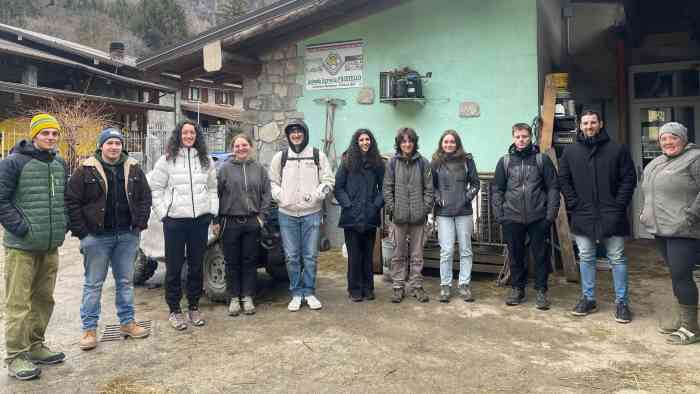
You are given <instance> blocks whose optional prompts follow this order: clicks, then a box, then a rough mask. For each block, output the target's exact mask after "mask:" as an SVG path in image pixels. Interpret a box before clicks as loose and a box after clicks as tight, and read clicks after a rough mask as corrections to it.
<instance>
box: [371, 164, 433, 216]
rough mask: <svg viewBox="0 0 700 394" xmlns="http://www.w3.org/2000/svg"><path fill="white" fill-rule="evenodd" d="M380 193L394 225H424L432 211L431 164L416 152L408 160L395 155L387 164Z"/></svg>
mask: <svg viewBox="0 0 700 394" xmlns="http://www.w3.org/2000/svg"><path fill="white" fill-rule="evenodd" d="M420 161H423V164H422V165H421V164H420ZM392 163H394V167H392ZM421 169H422V172H421ZM383 193H384V202H385V207H386V209H387V210H388V212H389V215H390V216H392V221H393V222H394V223H395V224H423V223H425V221H426V219H427V217H428V213H430V211H432V209H433V174H432V171H431V168H430V163H428V161H427V160H426V159H425V158H423V156H421V155H420V154H419V153H418V152H415V153H414V154H413V156H411V158H410V159H406V158H405V157H403V156H401V155H400V154H397V155H396V156H394V158H392V159H391V160H389V161H388V162H387V167H386V171H385V175H384V188H383Z"/></svg>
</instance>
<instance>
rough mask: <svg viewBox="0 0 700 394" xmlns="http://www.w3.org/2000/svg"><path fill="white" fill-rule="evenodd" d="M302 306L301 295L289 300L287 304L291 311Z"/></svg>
mask: <svg viewBox="0 0 700 394" xmlns="http://www.w3.org/2000/svg"><path fill="white" fill-rule="evenodd" d="M300 308H301V296H294V297H292V300H291V301H289V305H287V309H289V311H290V312H296V311H298V310H299V309H300Z"/></svg>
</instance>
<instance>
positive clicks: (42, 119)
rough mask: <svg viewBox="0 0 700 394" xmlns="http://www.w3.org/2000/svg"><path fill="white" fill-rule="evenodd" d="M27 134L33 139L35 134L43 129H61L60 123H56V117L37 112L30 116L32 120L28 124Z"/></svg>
mask: <svg viewBox="0 0 700 394" xmlns="http://www.w3.org/2000/svg"><path fill="white" fill-rule="evenodd" d="M29 129H30V131H29V136H30V137H31V139H34V137H36V135H37V134H39V133H40V132H41V130H44V129H56V130H59V131H60V130H61V125H59V124H58V121H57V120H56V118H54V117H53V116H51V115H48V114H39V115H36V116H35V117H33V118H32V122H31V123H30V124H29Z"/></svg>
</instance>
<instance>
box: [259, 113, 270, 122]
mask: <svg viewBox="0 0 700 394" xmlns="http://www.w3.org/2000/svg"><path fill="white" fill-rule="evenodd" d="M267 122H272V112H269V111H260V112H259V113H258V123H267Z"/></svg>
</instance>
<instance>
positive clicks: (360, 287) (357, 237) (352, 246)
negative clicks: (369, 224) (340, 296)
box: [345, 229, 377, 297]
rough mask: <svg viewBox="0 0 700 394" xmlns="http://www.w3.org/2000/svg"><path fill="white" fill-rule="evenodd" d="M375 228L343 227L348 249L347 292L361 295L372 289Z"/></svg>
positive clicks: (353, 295) (354, 295)
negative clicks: (361, 229) (358, 229)
mask: <svg viewBox="0 0 700 394" xmlns="http://www.w3.org/2000/svg"><path fill="white" fill-rule="evenodd" d="M376 235H377V230H376V229H372V230H369V231H366V232H363V233H361V232H357V231H355V230H349V229H345V246H346V247H347V249H348V293H349V294H350V296H352V297H362V296H366V295H368V294H369V293H371V292H373V291H374V272H373V271H372V257H374V240H375V236H376Z"/></svg>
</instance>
